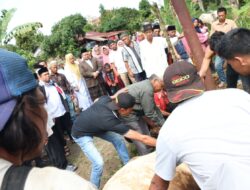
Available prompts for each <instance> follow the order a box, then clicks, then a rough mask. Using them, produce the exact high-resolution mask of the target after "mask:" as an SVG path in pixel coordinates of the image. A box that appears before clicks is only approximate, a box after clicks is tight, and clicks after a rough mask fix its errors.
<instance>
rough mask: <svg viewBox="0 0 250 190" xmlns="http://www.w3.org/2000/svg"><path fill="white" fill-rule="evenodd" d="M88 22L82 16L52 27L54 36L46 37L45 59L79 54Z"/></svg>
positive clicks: (69, 18)
mask: <svg viewBox="0 0 250 190" xmlns="http://www.w3.org/2000/svg"><path fill="white" fill-rule="evenodd" d="M86 23H87V21H86V19H85V18H84V17H83V16H82V15H81V14H75V15H71V16H68V17H65V18H63V19H62V20H61V21H59V22H58V23H57V24H56V25H54V26H53V27H52V34H51V35H50V36H47V37H45V40H44V42H43V45H42V49H43V52H44V54H45V55H44V56H45V57H64V56H65V54H67V53H73V54H78V53H79V51H80V50H79V48H80V46H81V45H82V44H81V39H82V38H83V37H84V35H85V32H84V30H83V28H84V26H85V25H86Z"/></svg>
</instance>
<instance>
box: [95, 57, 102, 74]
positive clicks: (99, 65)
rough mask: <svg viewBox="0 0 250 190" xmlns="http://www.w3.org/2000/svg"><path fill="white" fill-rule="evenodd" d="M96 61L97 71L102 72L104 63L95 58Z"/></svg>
mask: <svg viewBox="0 0 250 190" xmlns="http://www.w3.org/2000/svg"><path fill="white" fill-rule="evenodd" d="M94 61H95V63H96V65H97V71H98V72H99V73H101V72H102V63H100V61H98V60H97V59H96V58H95V59H94Z"/></svg>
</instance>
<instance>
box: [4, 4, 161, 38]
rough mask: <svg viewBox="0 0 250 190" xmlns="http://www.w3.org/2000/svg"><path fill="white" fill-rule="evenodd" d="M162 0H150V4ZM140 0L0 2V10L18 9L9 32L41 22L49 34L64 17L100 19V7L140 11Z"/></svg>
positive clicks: (45, 31) (44, 30)
mask: <svg viewBox="0 0 250 190" xmlns="http://www.w3.org/2000/svg"><path fill="white" fill-rule="evenodd" d="M152 1H154V2H157V3H159V2H161V1H162V0H150V2H152ZM139 2H140V0H0V8H1V9H0V10H3V9H11V8H16V9H17V11H16V12H15V14H14V16H13V18H12V20H11V22H10V24H9V27H8V31H10V30H11V29H13V28H14V27H15V26H18V25H21V24H24V23H28V22H41V23H42V24H43V28H42V29H41V31H42V32H43V33H44V34H49V33H50V30H51V27H52V26H53V25H54V24H55V23H57V22H58V21H60V20H61V19H62V18H63V17H66V16H69V15H71V14H76V13H80V14H82V15H83V16H84V17H85V18H88V17H98V16H99V5H100V4H103V5H104V7H105V9H112V8H119V7H129V8H136V9H138V5H139Z"/></svg>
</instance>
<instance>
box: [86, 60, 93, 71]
mask: <svg viewBox="0 0 250 190" xmlns="http://www.w3.org/2000/svg"><path fill="white" fill-rule="evenodd" d="M85 62H86V63H87V64H88V65H89V66H90V67H91V68H92V69H93V65H92V63H91V61H90V60H89V59H88V60H85Z"/></svg>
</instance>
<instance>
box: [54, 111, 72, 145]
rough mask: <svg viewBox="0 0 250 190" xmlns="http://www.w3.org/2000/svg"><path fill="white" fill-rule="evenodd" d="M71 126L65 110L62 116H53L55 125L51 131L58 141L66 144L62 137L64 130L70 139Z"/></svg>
mask: <svg viewBox="0 0 250 190" xmlns="http://www.w3.org/2000/svg"><path fill="white" fill-rule="evenodd" d="M71 128H72V122H71V119H70V114H69V112H66V113H65V114H64V115H63V116H61V117H57V118H55V125H54V127H53V128H52V130H53V133H54V134H55V135H56V137H57V139H58V140H59V143H61V144H62V145H63V146H66V141H65V139H64V131H66V132H67V134H68V135H69V137H70V139H71V140H72V137H71Z"/></svg>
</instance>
